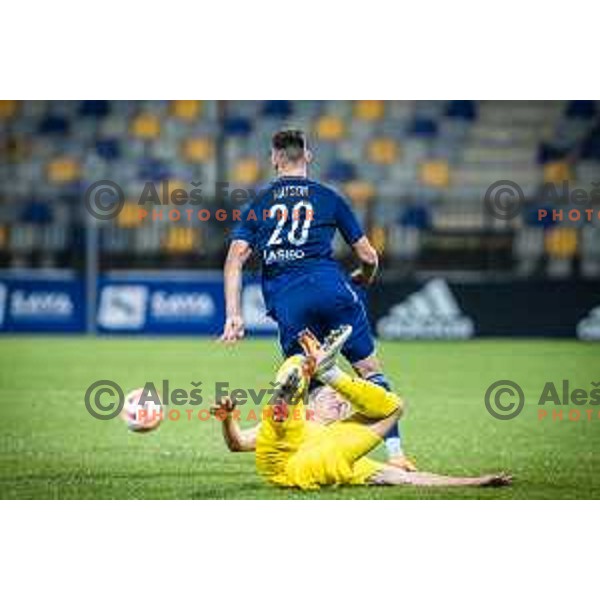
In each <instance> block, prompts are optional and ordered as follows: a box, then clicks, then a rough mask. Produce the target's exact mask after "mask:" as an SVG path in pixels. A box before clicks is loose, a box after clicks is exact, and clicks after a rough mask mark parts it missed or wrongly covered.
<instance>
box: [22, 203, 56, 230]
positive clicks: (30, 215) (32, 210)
mask: <svg viewBox="0 0 600 600" xmlns="http://www.w3.org/2000/svg"><path fill="white" fill-rule="evenodd" d="M20 220H21V221H22V222H23V223H32V224H37V225H45V224H48V223H51V222H52V220H53V211H52V205H51V204H50V203H49V202H43V201H39V200H31V201H29V202H27V204H25V206H24V208H23V210H22V212H21V215H20Z"/></svg>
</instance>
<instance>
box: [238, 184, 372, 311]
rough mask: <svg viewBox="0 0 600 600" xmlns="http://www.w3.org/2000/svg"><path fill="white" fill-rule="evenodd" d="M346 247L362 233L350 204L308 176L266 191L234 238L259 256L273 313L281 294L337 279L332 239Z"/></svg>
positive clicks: (245, 214) (248, 211)
mask: <svg viewBox="0 0 600 600" xmlns="http://www.w3.org/2000/svg"><path fill="white" fill-rule="evenodd" d="M336 231H339V232H340V233H341V235H342V236H343V238H344V240H345V241H346V242H347V243H348V244H353V243H354V242H356V241H357V240H358V239H360V238H361V237H362V236H363V235H364V233H363V229H362V227H361V226H360V224H359V223H358V221H357V219H356V217H355V215H354V213H353V212H352V209H351V208H350V206H349V205H348V203H347V202H346V200H345V199H344V198H343V197H342V196H340V194H339V193H338V192H336V191H335V190H334V189H332V188H330V187H328V186H325V185H323V184H321V183H319V182H317V181H313V180H311V179H307V178H305V177H280V178H279V179H276V180H275V181H273V182H271V183H270V184H269V185H268V186H266V187H265V188H262V189H261V190H260V191H259V192H258V194H257V197H256V200H255V201H254V202H253V203H252V205H251V206H249V207H248V208H247V209H246V210H245V211H244V212H243V213H242V215H241V220H240V223H239V225H238V226H237V227H236V228H235V230H234V232H233V234H232V239H234V240H244V241H246V242H248V243H249V244H250V246H251V247H252V248H253V249H254V250H255V251H256V252H257V253H259V255H260V259H261V264H262V277H263V294H264V297H265V304H266V305H267V309H268V310H269V311H272V309H273V305H274V303H275V302H276V296H277V294H278V293H279V292H280V291H282V290H284V289H285V288H287V287H288V286H290V285H299V284H300V283H303V282H305V280H306V278H310V280H311V281H313V282H314V281H323V282H325V281H328V282H329V283H331V280H332V279H337V280H339V279H340V278H343V275H342V272H341V269H340V267H339V266H338V264H337V262H336V261H335V259H334V258H333V247H332V242H333V237H334V235H335V233H336Z"/></svg>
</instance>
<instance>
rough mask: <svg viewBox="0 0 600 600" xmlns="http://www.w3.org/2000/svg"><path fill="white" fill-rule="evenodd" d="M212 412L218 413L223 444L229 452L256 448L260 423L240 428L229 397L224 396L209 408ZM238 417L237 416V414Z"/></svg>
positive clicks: (249, 450) (250, 450) (247, 450)
mask: <svg viewBox="0 0 600 600" xmlns="http://www.w3.org/2000/svg"><path fill="white" fill-rule="evenodd" d="M210 411H211V413H212V414H219V413H220V415H219V416H220V419H221V427H222V433H223V439H224V440H225V445H226V446H227V448H229V450H230V451H231V452H253V451H254V450H256V435H257V432H258V428H259V427H260V425H257V426H255V427H252V428H250V429H242V428H241V427H240V426H239V423H238V419H237V418H236V412H237V411H236V410H235V405H234V404H233V401H232V400H231V399H230V398H224V399H223V400H221V402H219V403H218V404H214V405H213V406H212V407H211V409H210ZM238 418H239V416H238Z"/></svg>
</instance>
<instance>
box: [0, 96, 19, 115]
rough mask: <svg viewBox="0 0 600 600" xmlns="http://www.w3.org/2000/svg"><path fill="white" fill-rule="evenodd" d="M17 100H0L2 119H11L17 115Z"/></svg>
mask: <svg viewBox="0 0 600 600" xmlns="http://www.w3.org/2000/svg"><path fill="white" fill-rule="evenodd" d="M17 106H18V104H17V101H16V100H0V119H10V118H11V117H14V116H15V115H16V113H17Z"/></svg>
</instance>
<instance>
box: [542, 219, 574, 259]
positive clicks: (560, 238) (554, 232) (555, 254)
mask: <svg viewBox="0 0 600 600" xmlns="http://www.w3.org/2000/svg"><path fill="white" fill-rule="evenodd" d="M545 248H546V253H547V254H548V256H549V257H550V258H559V259H562V258H573V257H574V256H575V254H576V253H577V249H578V236H577V231H576V230H575V229H572V228H570V227H554V228H552V229H550V230H548V231H547V232H546V238H545Z"/></svg>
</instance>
